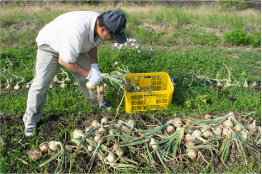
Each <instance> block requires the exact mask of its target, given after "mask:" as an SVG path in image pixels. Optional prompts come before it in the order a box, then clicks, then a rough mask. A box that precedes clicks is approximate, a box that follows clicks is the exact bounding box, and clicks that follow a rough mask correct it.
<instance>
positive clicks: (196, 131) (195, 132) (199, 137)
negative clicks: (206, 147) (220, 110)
mask: <svg viewBox="0 0 262 174" xmlns="http://www.w3.org/2000/svg"><path fill="white" fill-rule="evenodd" d="M192 135H194V136H195V137H196V138H197V139H199V140H200V141H202V142H204V143H205V142H206V141H207V140H205V139H204V138H202V137H201V131H200V130H194V131H193V133H192Z"/></svg>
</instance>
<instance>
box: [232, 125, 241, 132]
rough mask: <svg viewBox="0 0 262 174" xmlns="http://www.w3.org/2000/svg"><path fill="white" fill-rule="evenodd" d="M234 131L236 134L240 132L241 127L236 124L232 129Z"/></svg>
mask: <svg viewBox="0 0 262 174" xmlns="http://www.w3.org/2000/svg"><path fill="white" fill-rule="evenodd" d="M234 130H235V131H236V132H241V130H242V127H241V126H240V125H239V124H237V125H236V126H235V127H234Z"/></svg>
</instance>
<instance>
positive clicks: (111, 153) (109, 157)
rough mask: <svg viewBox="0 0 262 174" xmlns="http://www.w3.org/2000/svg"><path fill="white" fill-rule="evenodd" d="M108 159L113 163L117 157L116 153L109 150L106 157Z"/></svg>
mask: <svg viewBox="0 0 262 174" xmlns="http://www.w3.org/2000/svg"><path fill="white" fill-rule="evenodd" d="M106 160H107V161H108V162H109V163H113V162H115V160H116V157H115V154H114V153H113V152H109V153H108V155H107V157H106Z"/></svg>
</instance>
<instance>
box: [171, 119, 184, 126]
mask: <svg viewBox="0 0 262 174" xmlns="http://www.w3.org/2000/svg"><path fill="white" fill-rule="evenodd" d="M171 122H172V124H173V125H174V126H175V127H176V128H178V127H181V126H182V125H183V123H182V120H181V118H175V119H174V120H171Z"/></svg>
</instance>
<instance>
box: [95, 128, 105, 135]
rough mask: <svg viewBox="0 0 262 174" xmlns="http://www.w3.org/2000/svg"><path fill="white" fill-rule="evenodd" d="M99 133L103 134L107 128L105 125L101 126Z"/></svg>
mask: <svg viewBox="0 0 262 174" xmlns="http://www.w3.org/2000/svg"><path fill="white" fill-rule="evenodd" d="M97 132H98V134H103V133H105V132H106V130H105V128H103V127H100V128H99V129H98V130H97Z"/></svg>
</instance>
